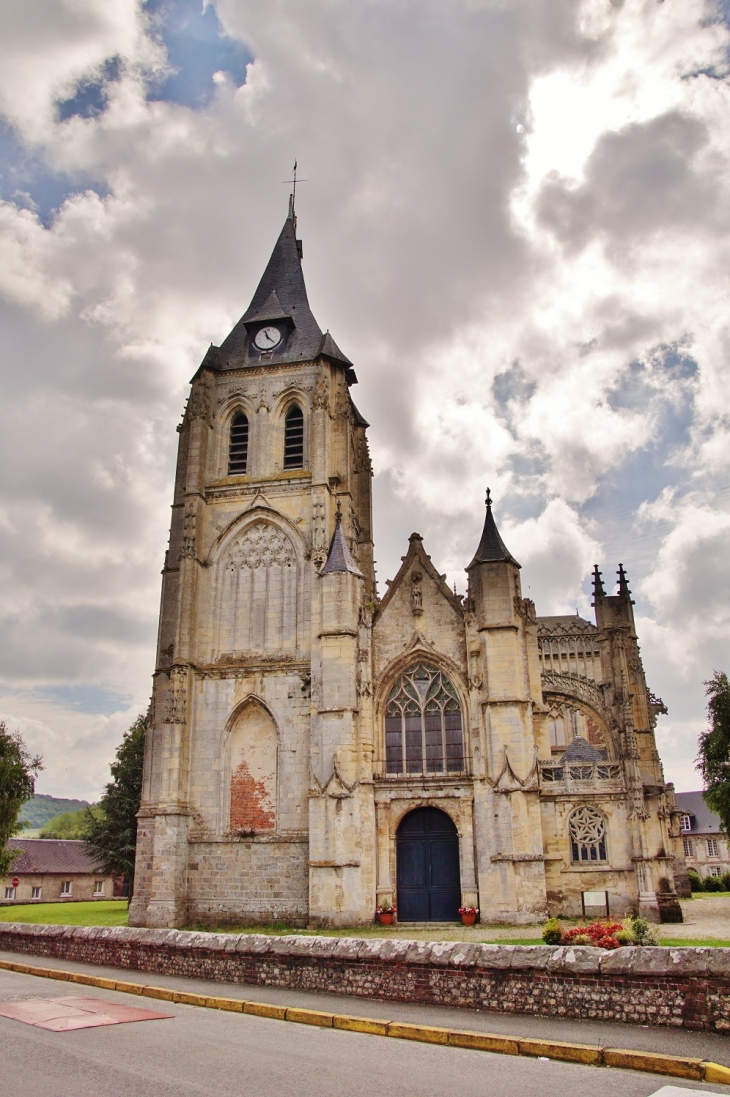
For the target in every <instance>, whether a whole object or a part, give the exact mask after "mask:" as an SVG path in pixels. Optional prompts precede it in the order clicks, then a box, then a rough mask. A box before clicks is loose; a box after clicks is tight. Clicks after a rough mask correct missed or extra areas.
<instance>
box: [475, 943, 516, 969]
mask: <svg viewBox="0 0 730 1097" xmlns="http://www.w3.org/2000/svg"><path fill="white" fill-rule="evenodd" d="M478 947H479V952H478V954H477V958H476V966H477V967H481V968H498V969H501V970H504V969H505V968H508V967H511V966H512V953H513V952H514V951H515V949H516V948H517V947H518V946H517V945H479V946H478Z"/></svg>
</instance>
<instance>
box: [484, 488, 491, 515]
mask: <svg viewBox="0 0 730 1097" xmlns="http://www.w3.org/2000/svg"><path fill="white" fill-rule="evenodd" d="M484 502H485V503H486V504H487V510H491V509H492V493H491V491H490V490H489V488H487V498H486V499H485V500H484Z"/></svg>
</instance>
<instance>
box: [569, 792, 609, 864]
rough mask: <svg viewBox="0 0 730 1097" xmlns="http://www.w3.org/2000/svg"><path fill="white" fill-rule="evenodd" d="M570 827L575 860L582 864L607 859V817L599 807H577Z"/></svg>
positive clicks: (571, 846)
mask: <svg viewBox="0 0 730 1097" xmlns="http://www.w3.org/2000/svg"><path fill="white" fill-rule="evenodd" d="M568 829H569V831H570V848H571V852H572V855H573V861H575V862H577V863H579V864H582V863H585V862H591V861H593V862H596V861H605V860H606V819H605V817H604V815H603V814H602V813H601V812H600V811H599V810H598V809H597V808H594V807H589V806H585V807H580V808H576V810H575V811H574V812H573V814H572V815H571V817H570V823H569V824H568Z"/></svg>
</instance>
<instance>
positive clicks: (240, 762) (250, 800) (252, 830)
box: [228, 701, 277, 835]
mask: <svg viewBox="0 0 730 1097" xmlns="http://www.w3.org/2000/svg"><path fill="white" fill-rule="evenodd" d="M229 749H230V774H231V783H230V813H229V822H228V829H229V830H230V831H233V832H234V833H239V834H245V835H252V834H260V833H270V832H271V831H273V830H276V760H277V736H276V726H275V725H274V721H273V720H272V719H271V717H270V716H269V714H268V712H267V711H266V709H265V708H264V707H263V706H262V705H260V704H259V703H258V702H257V701H250V702H249V703H248V704H247V705H246V706H245V707H244V709H243V711H242V712H241V713H240V715H239V716H238V718H237V719H236V721H235V723H234V725H233V728H232V729H231V735H230V746H229Z"/></svg>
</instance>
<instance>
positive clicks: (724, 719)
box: [697, 670, 730, 834]
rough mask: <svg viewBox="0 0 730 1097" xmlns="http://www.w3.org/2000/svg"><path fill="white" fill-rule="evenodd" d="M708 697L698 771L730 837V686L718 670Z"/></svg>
mask: <svg viewBox="0 0 730 1097" xmlns="http://www.w3.org/2000/svg"><path fill="white" fill-rule="evenodd" d="M705 692H706V694H707V696H708V697H709V700H708V702H707V714H708V716H709V718H710V726H709V728H708V729H707V731H704V732H703V733H702V735H700V750H699V754H698V755H697V768H698V769H699V771H700V772H701V774H702V780H703V783H704V786H705V792H704V797H705V801H706V803H707V804H708V806H709V807H711V808H712V810H713V811H716V812H717V814H718V815H719V816H720V820H721V822H722V827H723V830H724V831H725V833H726V834H730V682H728V677H727V674H725V673H724V671H719V670H716V671H715V673H714V674H713V676H712V678H710V680H709V682H705Z"/></svg>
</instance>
